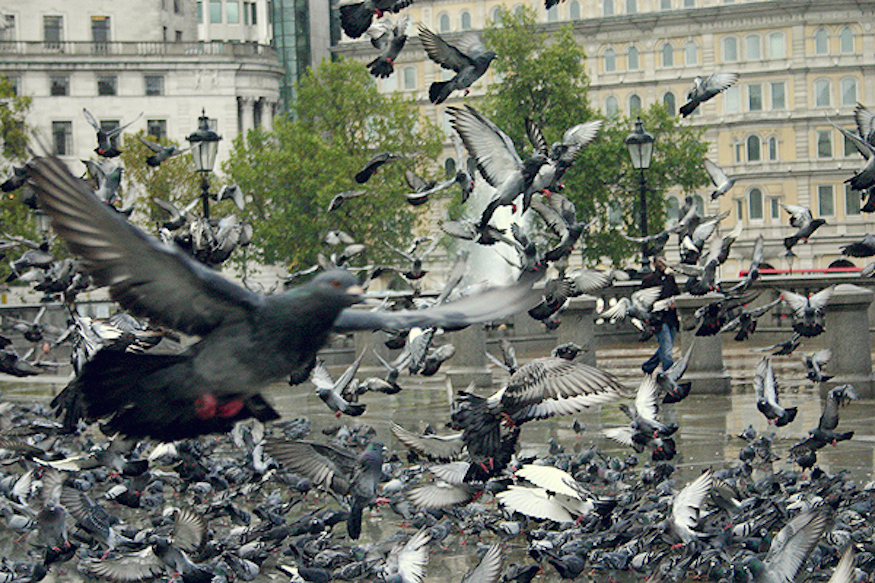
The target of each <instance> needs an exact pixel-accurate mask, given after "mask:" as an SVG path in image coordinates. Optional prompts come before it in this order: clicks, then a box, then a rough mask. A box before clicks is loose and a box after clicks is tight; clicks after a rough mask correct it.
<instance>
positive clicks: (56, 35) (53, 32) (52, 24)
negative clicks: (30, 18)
mask: <svg viewBox="0 0 875 583" xmlns="http://www.w3.org/2000/svg"><path fill="white" fill-rule="evenodd" d="M63 36H64V17H63V16H43V40H44V41H45V43H46V48H47V49H50V50H53V51H59V50H61V41H62V40H64V39H63Z"/></svg>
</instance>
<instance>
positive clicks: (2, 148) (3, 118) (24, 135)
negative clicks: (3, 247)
mask: <svg viewBox="0 0 875 583" xmlns="http://www.w3.org/2000/svg"><path fill="white" fill-rule="evenodd" d="M30 104H31V98H30V97H29V96H26V95H16V94H15V88H14V87H13V85H12V82H11V81H9V79H8V78H6V77H5V76H3V75H0V154H2V157H3V158H4V160H5V164H4V166H5V167H6V168H5V169H4V170H3V171H2V172H4V173H5V172H7V171H8V170H9V167H10V166H11V165H13V164H14V165H16V166H20V165H21V164H22V163H23V162H24V160H25V159H26V158H27V155H28V152H27V140H28V135H29V128H28V126H27V124H26V123H25V117H26V116H27V112H28V111H29V110H30ZM5 179H6V175H5V174H4V175H3V176H2V178H0V181H3V180H5ZM31 195H32V193H31V192H30V189H29V188H27V187H22V188H20V189H18V190H17V191H14V192H10V193H8V194H7V193H4V196H3V197H2V201H3V202H2V204H0V231H2V232H3V233H7V234H10V235H16V236H21V237H26V238H28V239H36V238H37V237H38V233H37V232H36V225H35V222H34V221H33V218H32V217H33V215H32V213H31V210H30V209H29V208H28V207H27V206H25V205H23V204H22V203H21V200H22V199H23V198H24V197H29V196H31Z"/></svg>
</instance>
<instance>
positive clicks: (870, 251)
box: [841, 233, 875, 257]
mask: <svg viewBox="0 0 875 583" xmlns="http://www.w3.org/2000/svg"><path fill="white" fill-rule="evenodd" d="M841 250H842V255H847V256H848V257H872V256H873V255H875V235H873V234H871V233H866V235H865V236H864V237H863V240H862V241H858V242H857V243H850V244H848V245H844V246H842V247H841Z"/></svg>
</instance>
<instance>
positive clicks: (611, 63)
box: [605, 47, 617, 73]
mask: <svg viewBox="0 0 875 583" xmlns="http://www.w3.org/2000/svg"><path fill="white" fill-rule="evenodd" d="M616 70H617V53H616V52H615V51H614V49H612V48H610V47H609V48H607V49H605V71H606V72H608V73H610V72H611V71H616Z"/></svg>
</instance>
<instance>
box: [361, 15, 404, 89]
mask: <svg viewBox="0 0 875 583" xmlns="http://www.w3.org/2000/svg"><path fill="white" fill-rule="evenodd" d="M409 22H410V18H408V16H407V15H406V14H404V15H402V16H401V17H400V18H398V20H397V21H396V22H395V23H394V24H393V23H392V21H391V20H388V19H386V20H383V21H380V22H377V23H375V24H373V25H371V27H370V28H368V35H369V36H370V37H371V44H372V45H373V47H374V48H375V49H377V50H378V51H380V54H379V55H378V56H377V58H375V59H374V60H373V61H371V62H370V63H368V70H369V71H370V72H371V75H373V76H374V77H377V78H378V79H385V78H386V77H388V76H389V75H391V74H392V73H393V72H394V71H395V59H397V58H398V55H399V54H400V53H401V49H403V48H404V45H405V44H406V43H407V24H408V23H409Z"/></svg>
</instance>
